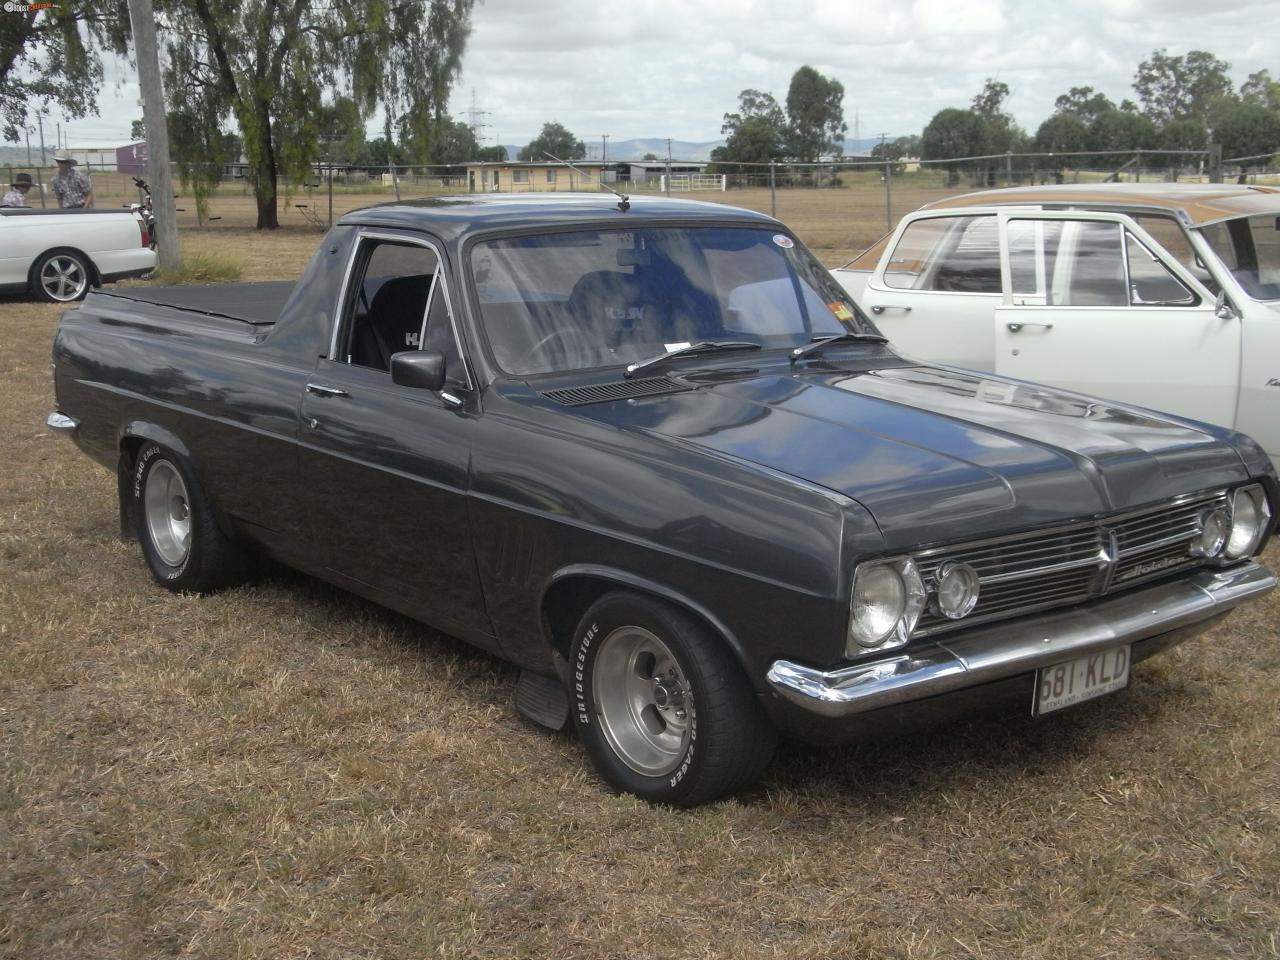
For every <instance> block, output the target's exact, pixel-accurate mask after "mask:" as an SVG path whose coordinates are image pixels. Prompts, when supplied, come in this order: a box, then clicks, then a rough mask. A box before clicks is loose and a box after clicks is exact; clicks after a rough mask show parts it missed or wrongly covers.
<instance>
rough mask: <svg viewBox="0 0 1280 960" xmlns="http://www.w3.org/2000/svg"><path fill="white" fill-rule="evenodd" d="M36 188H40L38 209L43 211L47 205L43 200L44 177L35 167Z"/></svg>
mask: <svg viewBox="0 0 1280 960" xmlns="http://www.w3.org/2000/svg"><path fill="white" fill-rule="evenodd" d="M36 186H37V187H39V188H40V209H41V210H43V209H44V208H45V207H46V206H47V204H46V203H45V200H44V176H43V175H42V174H41V170H40V168H39V167H36Z"/></svg>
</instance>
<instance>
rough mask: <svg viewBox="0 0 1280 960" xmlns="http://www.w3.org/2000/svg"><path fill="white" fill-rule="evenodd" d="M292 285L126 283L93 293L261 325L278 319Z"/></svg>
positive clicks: (277, 282) (285, 282) (289, 282)
mask: <svg viewBox="0 0 1280 960" xmlns="http://www.w3.org/2000/svg"><path fill="white" fill-rule="evenodd" d="M293 286H294V284H293V281H292V280H272V281H269V282H266V283H211V284H207V285H204V286H181V287H126V288H123V289H117V290H111V291H107V290H97V291H95V293H97V294H98V295H99V296H110V297H120V298H122V299H124V300H138V301H141V302H143V303H155V304H159V305H161V306H165V307H176V308H177V309H179V310H187V311H190V312H192V313H203V314H207V315H208V316H211V317H226V318H228V319H230V320H242V321H244V322H245V323H250V324H253V325H254V326H264V325H269V324H273V323H275V322H276V321H277V320H278V319H280V312H281V311H282V310H283V309H284V305H285V301H287V300H288V299H289V295H290V294H291V293H293Z"/></svg>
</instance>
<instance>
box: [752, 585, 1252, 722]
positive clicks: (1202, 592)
mask: <svg viewBox="0 0 1280 960" xmlns="http://www.w3.org/2000/svg"><path fill="white" fill-rule="evenodd" d="M1275 585H1276V578H1275V576H1274V575H1273V574H1272V573H1271V571H1269V570H1268V569H1267V568H1266V567H1263V566H1260V565H1259V564H1257V563H1253V562H1250V563H1246V564H1244V565H1243V566H1239V567H1234V568H1232V569H1231V570H1211V571H1203V572H1201V573H1198V574H1195V575H1193V576H1190V577H1187V578H1185V579H1182V580H1178V581H1175V582H1173V583H1165V584H1160V585H1159V586H1154V587H1148V588H1147V589H1145V590H1139V591H1136V592H1134V593H1129V594H1124V595H1123V596H1118V597H1111V598H1108V599H1106V600H1100V601H1098V602H1096V603H1092V604H1090V605H1088V606H1084V607H1073V608H1070V609H1067V610H1058V611H1054V612H1052V613H1047V614H1043V615H1039V616H1034V617H1024V618H1022V619H1020V620H1018V621H1016V622H1013V623H1009V624H1004V625H996V626H991V627H977V628H975V630H974V635H972V636H968V637H962V638H956V639H955V640H950V639H946V638H944V639H942V640H938V641H935V642H933V643H930V644H927V645H923V646H921V647H918V648H914V649H911V650H909V651H907V652H905V653H902V654H900V655H898V656H895V657H891V658H889V659H884V660H875V661H871V662H869V663H858V664H854V665H852V666H848V667H843V668H841V669H839V670H816V669H814V668H812V667H806V666H802V665H800V664H798V663H791V662H790V661H788V660H778V661H775V662H774V664H773V665H772V666H771V667H770V668H769V673H768V679H769V683H770V685H771V686H772V687H773V689H774V690H776V691H777V692H778V693H780V694H781V695H782V696H784V697H786V698H787V699H788V700H790V701H792V702H793V703H797V704H799V705H800V706H802V707H804V708H806V709H807V710H810V711H812V712H814V713H817V714H820V715H822V716H825V717H847V716H851V715H853V714H858V713H864V712H866V711H868V710H877V709H879V708H881V707H890V706H894V705H896V704H901V703H907V702H909V701H912V700H922V699H924V698H926V697H932V696H936V695H938V694H942V693H951V692H953V691H956V690H962V689H964V688H966V687H975V686H978V685H980V684H984V683H989V682H991V681H994V680H1003V679H1006V678H1008V677H1013V676H1017V675H1018V674H1022V673H1029V672H1030V671H1032V670H1035V669H1036V668H1037V667H1044V666H1048V665H1050V664H1054V663H1060V662H1061V661H1063V660H1069V659H1072V658H1074V657H1078V656H1081V655H1084V654H1088V653H1093V652H1096V651H1098V650H1104V649H1106V648H1108V647H1114V646H1117V645H1119V644H1124V643H1135V642H1138V641H1142V640H1147V639H1150V638H1153V637H1158V636H1160V635H1162V634H1166V633H1171V632H1173V631H1176V630H1185V631H1186V636H1183V637H1180V638H1179V640H1184V639H1187V637H1189V636H1191V635H1192V634H1193V632H1194V631H1192V630H1187V628H1189V627H1195V626H1197V625H1199V624H1204V623H1206V622H1207V621H1209V620H1212V619H1213V618H1215V617H1217V616H1220V615H1221V614H1223V613H1226V612H1227V611H1228V610H1231V609H1232V608H1233V607H1236V606H1238V605H1239V604H1241V603H1244V602H1245V601H1246V600H1251V599H1253V598H1255V597H1259V596H1261V595H1262V594H1264V593H1266V592H1267V591H1268V590H1271V589H1272V588H1273V587H1275Z"/></svg>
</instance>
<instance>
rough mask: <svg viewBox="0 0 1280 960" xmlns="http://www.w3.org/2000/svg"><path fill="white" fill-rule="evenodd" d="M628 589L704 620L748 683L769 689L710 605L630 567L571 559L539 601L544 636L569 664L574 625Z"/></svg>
mask: <svg viewBox="0 0 1280 960" xmlns="http://www.w3.org/2000/svg"><path fill="white" fill-rule="evenodd" d="M618 589H626V590H631V591H634V592H636V593H641V594H645V595H648V596H651V597H654V598H656V599H659V600H663V601H665V602H667V603H670V604H672V605H673V606H676V607H679V608H680V609H682V610H683V611H684V612H686V613H687V614H689V615H690V616H692V617H694V618H696V619H697V620H699V621H701V622H702V623H703V625H704V626H706V627H707V629H709V630H710V631H712V633H714V634H715V635H716V636H717V637H718V638H719V639H720V640H721V642H723V643H724V645H725V647H726V648H727V649H728V650H729V652H730V653H731V654H732V655H733V658H734V659H735V660H736V661H737V663H738V666H739V667H741V668H742V672H743V674H744V675H745V676H746V677H747V680H748V682H749V683H750V684H751V685H752V687H754V688H755V689H756V690H757V691H760V692H763V691H764V685H763V678H762V677H759V678H758V677H756V676H755V674H754V671H752V670H751V664H752V661H751V658H749V657H748V656H747V655H746V650H745V648H744V647H743V645H742V641H741V640H740V639H739V637H738V636H737V634H736V633H735V632H734V631H733V630H732V629H731V628H730V627H729V625H728V624H726V623H725V622H724V620H723V619H722V618H720V617H719V616H717V615H716V614H715V613H714V612H713V611H712V610H711V609H709V608H708V607H707V606H706V605H705V604H702V603H700V602H699V601H697V600H695V599H694V598H692V597H690V596H689V595H688V594H686V593H684V592H683V591H681V590H678V589H676V588H674V587H672V586H669V585H668V584H664V583H661V582H659V581H656V580H652V579H650V578H648V577H643V576H640V575H638V574H635V573H631V572H630V571H627V570H621V569H618V568H616V567H608V566H603V565H600V564H590V563H579V564H571V565H569V566H566V567H562V568H561V569H559V570H557V571H556V572H555V573H554V574H552V576H551V577H550V579H549V580H548V582H547V585H546V587H545V588H544V589H543V592H542V597H541V600H540V603H539V610H540V613H541V620H542V634H543V640H544V641H545V642H546V644H547V646H548V648H549V649H550V650H551V651H552V653H553V657H554V659H556V660H557V661H558V662H563V663H564V664H566V665H567V663H568V659H569V644H570V643H571V642H572V638H573V631H574V628H575V627H577V625H578V622H579V621H580V620H581V619H582V615H583V614H584V613H586V612H587V608H589V607H590V606H591V605H592V604H593V603H595V602H596V601H597V600H599V599H600V598H601V597H603V596H604V595H605V594H607V593H609V592H610V591H613V590H618Z"/></svg>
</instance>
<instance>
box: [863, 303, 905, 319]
mask: <svg viewBox="0 0 1280 960" xmlns="http://www.w3.org/2000/svg"><path fill="white" fill-rule="evenodd" d="M886 310H901V311H902V312H903V313H910V312H911V308H910V307H900V306H898V305H897V304H896V303H877V304H876V305H875V306H874V307H872V308H871V312H872V313H874V314H875V315H876V316H877V317H878V316H880V314H882V313H884V312H885V311H886Z"/></svg>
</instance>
